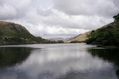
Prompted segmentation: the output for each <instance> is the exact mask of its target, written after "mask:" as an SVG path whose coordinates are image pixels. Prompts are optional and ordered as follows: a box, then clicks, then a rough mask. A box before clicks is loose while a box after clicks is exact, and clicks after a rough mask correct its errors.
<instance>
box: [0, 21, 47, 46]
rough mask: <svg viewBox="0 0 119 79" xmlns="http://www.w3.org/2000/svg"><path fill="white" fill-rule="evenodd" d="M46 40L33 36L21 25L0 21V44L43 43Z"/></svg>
mask: <svg viewBox="0 0 119 79" xmlns="http://www.w3.org/2000/svg"><path fill="white" fill-rule="evenodd" d="M46 41H47V40H45V39H43V38H41V37H35V36H33V35H32V34H30V33H29V31H28V30H27V29H26V28H25V27H24V26H22V25H19V24H15V23H11V22H4V21H0V45H4V44H32V43H45V42H46Z"/></svg>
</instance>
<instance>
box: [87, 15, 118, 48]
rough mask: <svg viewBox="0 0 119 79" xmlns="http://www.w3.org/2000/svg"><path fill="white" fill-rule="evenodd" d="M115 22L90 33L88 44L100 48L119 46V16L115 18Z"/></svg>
mask: <svg viewBox="0 0 119 79" xmlns="http://www.w3.org/2000/svg"><path fill="white" fill-rule="evenodd" d="M113 18H114V19H115V21H114V22H113V23H110V24H108V25H105V26H103V27H102V28H99V29H97V30H94V31H92V32H91V33H90V35H89V39H88V40H87V43H88V44H96V45H99V46H119V14H118V15H116V16H114V17H113Z"/></svg>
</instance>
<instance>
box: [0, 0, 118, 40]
mask: <svg viewBox="0 0 119 79" xmlns="http://www.w3.org/2000/svg"><path fill="white" fill-rule="evenodd" d="M118 4H119V0H0V20H6V21H11V22H16V23H19V24H21V25H24V26H25V27H26V28H27V29H28V30H29V31H30V32H31V33H32V34H34V35H36V36H42V37H47V38H55V37H56V38H59V37H71V36H75V35H77V34H80V33H84V32H87V31H90V30H93V29H96V28H99V27H101V26H103V25H105V24H108V23H110V22H112V21H113V18H112V17H113V16H114V15H116V14H117V13H119V5H118Z"/></svg>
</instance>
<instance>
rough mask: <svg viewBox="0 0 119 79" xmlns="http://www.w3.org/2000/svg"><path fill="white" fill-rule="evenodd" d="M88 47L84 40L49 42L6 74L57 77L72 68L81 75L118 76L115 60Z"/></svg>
mask: <svg viewBox="0 0 119 79" xmlns="http://www.w3.org/2000/svg"><path fill="white" fill-rule="evenodd" d="M88 47H89V46H87V45H84V44H81V45H78V44H75V45H73V44H72V45H58V46H56V47H53V45H51V46H47V45H46V48H42V49H34V50H33V51H32V54H31V55H30V56H29V58H28V59H27V60H26V61H24V63H22V64H21V65H18V66H16V67H15V70H9V72H7V74H8V76H6V75H7V74H5V76H4V74H2V75H3V77H8V78H9V79H10V78H11V79H23V78H24V79H27V78H28V79H39V78H40V77H42V78H40V79H53V78H54V77H55V76H58V75H63V74H65V73H67V72H69V71H78V72H80V74H82V75H81V77H80V78H81V79H116V78H115V75H114V74H115V72H114V69H113V66H112V64H111V63H108V62H106V61H103V60H101V59H99V58H97V57H95V58H94V57H92V56H91V55H90V54H89V53H87V51H86V48H88ZM11 72H12V73H11ZM9 74H10V75H9ZM15 74H16V76H15ZM80 74H79V75H80ZM18 77H19V78H18ZM20 77H23V78H20ZM47 77H48V78H47ZM8 78H2V79H8ZM0 79H1V78H0Z"/></svg>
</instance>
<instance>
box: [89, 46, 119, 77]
mask: <svg viewBox="0 0 119 79" xmlns="http://www.w3.org/2000/svg"><path fill="white" fill-rule="evenodd" d="M88 51H89V53H91V54H92V55H93V56H98V57H100V58H102V59H104V60H106V61H109V62H112V63H114V64H115V65H116V66H117V71H116V74H117V76H118V78H119V49H116V48H115V49H114V48H113V49H89V50H88Z"/></svg>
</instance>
